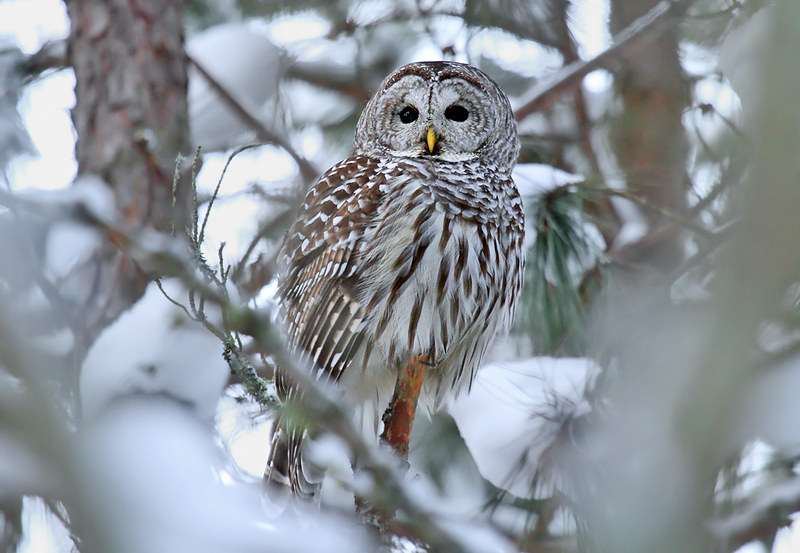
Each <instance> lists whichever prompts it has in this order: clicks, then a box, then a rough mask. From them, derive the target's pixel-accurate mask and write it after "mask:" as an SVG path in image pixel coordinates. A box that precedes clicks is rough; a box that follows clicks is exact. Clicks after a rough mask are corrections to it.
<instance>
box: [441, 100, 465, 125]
mask: <svg viewBox="0 0 800 553" xmlns="http://www.w3.org/2000/svg"><path fill="white" fill-rule="evenodd" d="M444 116H445V117H447V118H448V119H449V120H450V121H455V122H457V123H461V122H462V121H466V120H467V117H469V111H467V108H465V107H464V106H459V105H458V104H453V105H452V106H450V107H448V108H447V109H446V110H444Z"/></svg>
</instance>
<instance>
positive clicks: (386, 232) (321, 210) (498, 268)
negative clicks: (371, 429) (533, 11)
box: [266, 62, 524, 495]
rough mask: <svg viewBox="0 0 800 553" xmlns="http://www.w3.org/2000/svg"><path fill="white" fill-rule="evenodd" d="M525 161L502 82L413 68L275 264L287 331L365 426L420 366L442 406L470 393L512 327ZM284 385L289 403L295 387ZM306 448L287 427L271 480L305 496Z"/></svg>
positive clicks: (309, 488) (388, 89) (380, 94)
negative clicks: (399, 380) (358, 409)
mask: <svg viewBox="0 0 800 553" xmlns="http://www.w3.org/2000/svg"><path fill="white" fill-rule="evenodd" d="M518 152H519V139H518V137H517V126H516V122H515V121H514V117H513V113H512V110H511V106H510V104H509V102H508V99H507V98H506V96H505V94H503V92H502V91H501V90H500V88H499V87H498V86H497V84H496V83H495V82H494V81H492V80H491V79H490V78H489V77H487V76H486V75H485V74H484V73H482V72H481V71H479V70H478V69H476V68H474V67H471V66H469V65H465V64H461V63H453V62H425V63H413V64H410V65H406V66H404V67H401V68H400V69H398V70H397V71H395V72H394V73H392V74H391V75H390V76H389V77H387V78H386V80H385V81H384V82H383V83H382V84H381V86H380V88H379V89H378V90H377V92H376V93H375V95H374V96H373V97H372V98H371V99H370V101H369V102H368V103H367V106H366V108H365V109H364V111H363V113H362V114H361V117H360V118H359V121H358V126H357V128H356V135H355V145H354V149H353V154H352V155H351V156H350V157H349V158H347V159H346V160H344V161H343V162H341V163H339V164H337V165H334V166H333V167H331V168H330V169H329V170H328V171H327V172H326V173H325V174H324V175H323V176H322V177H321V178H320V180H319V181H318V182H317V183H316V185H315V186H314V187H313V188H312V189H311V190H310V191H309V192H308V195H307V196H306V198H305V201H304V202H303V204H302V206H301V208H300V212H299V216H298V218H297V222H296V223H295V224H294V226H293V227H292V228H291V230H290V231H289V232H288V234H287V235H286V237H285V239H284V242H283V245H282V248H281V251H280V253H279V264H280V273H279V287H278V290H279V291H278V298H279V301H280V305H281V315H282V321H283V324H284V329H285V331H286V333H287V336H288V340H289V343H290V344H291V346H292V348H293V349H294V351H295V353H296V354H297V356H298V359H300V360H302V361H304V363H305V364H306V365H307V366H309V367H311V368H312V369H313V370H314V371H315V374H316V376H317V378H323V379H329V380H330V381H333V382H335V383H337V385H338V386H339V388H340V389H341V391H342V394H343V395H344V396H345V397H346V398H347V399H348V400H349V401H350V402H352V403H353V404H360V405H362V406H363V405H365V404H366V405H368V406H370V407H371V408H370V409H366V408H365V409H364V410H363V411H362V412H369V413H372V414H373V415H377V414H378V413H379V412H380V410H381V408H382V407H385V406H386V404H387V403H388V400H389V397H390V396H391V391H392V385H393V384H394V382H395V378H396V375H397V373H398V371H399V370H401V368H402V367H403V366H404V364H405V363H406V361H407V360H408V359H409V357H411V356H414V355H424V356H425V359H426V362H427V364H428V365H429V367H428V370H427V371H426V376H425V380H424V383H423V396H425V397H427V398H430V401H431V403H432V405H434V406H435V405H438V404H439V403H440V402H441V401H442V399H443V398H444V397H445V395H446V394H448V393H451V392H452V393H457V392H458V391H459V390H461V389H463V388H468V387H469V386H470V384H471V382H472V379H473V377H474V376H475V372H476V370H477V368H478V366H479V365H480V363H481V360H482V358H483V357H484V354H485V353H486V350H487V348H488V347H489V345H490V344H491V342H492V340H493V338H494V337H495V335H496V334H498V333H499V332H504V331H505V330H506V329H507V328H508V326H509V325H510V323H511V320H512V318H513V315H514V309H515V305H516V300H517V296H518V295H519V292H520V288H521V286H522V273H523V265H524V251H523V247H522V242H523V234H524V228H523V227H524V220H523V211H522V203H521V201H520V197H519V193H518V191H517V187H516V185H515V184H514V182H513V181H512V179H511V171H512V169H513V167H514V165H515V163H516V159H517V155H518ZM276 382H277V388H278V393H279V395H280V396H281V397H283V398H286V397H288V396H291V394H292V393H293V390H292V386H291V382H290V378H288V377H287V376H286V375H284V374H281V373H280V372H279V374H278V375H277V378H276ZM373 423H374V426H375V431H376V432H377V426H378V424H379V423H378V421H377V417H373ZM302 438H303V431H302V430H299V429H297V428H296V426H295V427H291V426H290V425H287V424H286V423H285V422H284V421H281V420H278V421H276V424H275V429H274V431H273V440H272V442H273V443H272V450H271V453H270V458H269V461H268V466H267V474H266V477H267V480H268V481H273V482H276V481H279V482H283V483H284V484H288V485H289V486H290V487H291V489H292V490H293V491H294V492H295V493H297V494H300V495H309V494H313V493H314V490H315V485H314V484H313V483H312V482H311V480H313V479H312V478H310V477H309V474H308V472H307V471H306V470H304V467H303V462H302V455H301V444H302Z"/></svg>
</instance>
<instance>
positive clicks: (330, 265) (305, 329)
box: [278, 156, 387, 381]
mask: <svg viewBox="0 0 800 553" xmlns="http://www.w3.org/2000/svg"><path fill="white" fill-rule="evenodd" d="M386 177H387V174H386V171H385V166H384V165H383V164H381V163H380V162H379V161H378V160H376V159H374V158H369V157H364V156H353V157H350V158H348V159H347V160H345V161H343V162H341V163H339V164H338V165H334V166H333V167H331V169H329V170H328V172H327V173H325V174H324V175H323V176H322V177H321V178H320V180H319V181H318V182H317V183H316V184H315V185H314V187H313V188H312V189H311V190H310V191H309V193H308V195H307V196H306V198H305V201H304V202H303V205H302V206H301V208H300V213H299V215H298V219H297V222H296V223H295V224H294V226H293V227H292V229H291V230H290V231H289V233H288V235H287V236H286V238H285V240H284V243H283V246H282V248H281V253H280V254H279V260H280V264H281V278H280V279H279V286H278V296H279V300H280V302H281V310H282V316H283V321H284V325H285V328H286V331H287V332H288V335H289V340H290V341H291V343H292V345H293V346H294V348H295V350H296V353H297V354H298V355H300V356H302V357H305V359H306V360H308V361H311V362H313V365H314V366H315V367H316V368H317V370H318V371H319V372H318V373H317V377H318V378H319V377H324V376H328V377H329V378H331V379H333V380H334V381H335V380H338V379H339V377H340V376H341V374H342V372H343V371H344V370H345V369H346V368H347V366H348V365H349V363H350V361H352V359H353V356H354V355H355V354H356V352H357V351H358V348H359V346H360V345H361V342H362V340H363V338H364V325H363V324H362V322H363V320H364V317H365V313H364V309H363V307H362V306H361V305H360V304H359V302H358V301H357V298H356V290H357V285H358V276H359V274H360V271H358V263H359V257H360V255H359V251H358V250H359V242H360V239H361V237H362V236H363V233H364V229H365V228H366V227H367V225H368V224H369V222H370V221H371V219H372V218H373V216H374V214H375V211H376V209H377V204H378V201H379V199H380V194H381V191H380V189H381V186H380V185H381V184H382V183H384V182H385V180H386Z"/></svg>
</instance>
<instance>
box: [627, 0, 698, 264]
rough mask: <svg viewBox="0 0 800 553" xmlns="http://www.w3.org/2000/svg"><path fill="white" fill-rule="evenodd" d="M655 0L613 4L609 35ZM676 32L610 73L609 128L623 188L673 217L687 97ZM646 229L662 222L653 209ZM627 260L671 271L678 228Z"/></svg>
mask: <svg viewBox="0 0 800 553" xmlns="http://www.w3.org/2000/svg"><path fill="white" fill-rule="evenodd" d="M658 3H659V0H612V2H611V32H612V33H613V34H616V33H618V32H619V31H620V30H621V29H624V28H625V27H627V26H628V25H630V24H631V23H632V22H633V21H634V20H636V18H638V17H640V16H642V15H644V14H645V13H646V12H647V11H648V10H650V9H651V8H653V7H654V6H655V5H656V4H658ZM676 34H677V30H676V29H675V28H674V27H673V28H671V29H667V30H665V31H664V32H661V33H659V34H657V35H655V36H653V37H652V40H650V41H649V42H647V43H646V44H643V45H642V47H641V48H639V49H638V50H636V51H635V52H632V53H631V54H630V55H629V56H627V57H626V59H625V63H623V64H621V65H620V66H619V69H618V70H616V71H615V73H614V77H615V83H616V88H617V92H618V93H619V95H620V97H621V98H622V101H623V104H624V112H623V114H622V116H621V117H620V118H619V119H618V120H617V121H616V122H615V124H614V126H613V128H612V135H611V138H612V143H613V147H614V150H615V153H616V156H617V162H618V164H619V166H620V168H621V169H622V171H623V172H624V174H625V179H626V183H627V187H628V190H629V191H631V192H632V193H633V194H635V195H636V196H638V197H640V198H642V199H643V200H644V201H646V202H647V203H648V204H649V205H653V206H658V207H659V208H662V209H665V210H667V211H670V212H673V213H680V212H682V211H684V210H685V208H686V191H685V185H684V183H685V181H686V179H685V162H686V151H687V145H686V139H685V136H684V130H683V125H682V121H681V117H682V115H683V111H684V108H685V106H686V101H687V95H686V91H685V84H684V79H683V72H682V70H681V66H680V59H679V57H678V41H677V36H676ZM643 215H644V216H645V217H646V218H647V222H648V224H649V228H650V231H654V230H658V227H659V226H660V225H661V223H663V222H668V221H667V220H665V219H664V216H663V215H662V214H661V213H658V212H657V211H654V210H647V211H643ZM627 251H628V252H629V253H630V258H629V259H627V260H626V261H629V262H633V263H641V264H646V265H653V266H658V267H661V268H666V269H668V268H672V267H675V266H676V265H677V264H678V263H679V262H680V261H681V260H682V259H683V244H682V237H681V233H680V231H679V230H676V231H674V232H669V233H664V234H663V235H661V236H659V239H658V240H647V241H645V242H643V243H642V247H641V248H629V249H628V250H627Z"/></svg>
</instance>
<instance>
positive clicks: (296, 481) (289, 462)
mask: <svg viewBox="0 0 800 553" xmlns="http://www.w3.org/2000/svg"><path fill="white" fill-rule="evenodd" d="M304 437H305V431H304V430H299V429H297V428H293V429H290V428H287V427H286V425H285V424H283V423H282V422H281V420H280V419H279V420H277V421H275V425H274V427H273V431H272V439H271V440H270V441H271V448H270V453H269V458H268V460H267V468H266V471H265V472H264V488H265V491H266V493H267V497H268V499H269V501H270V503H271V504H272V506H273V508H275V509H277V510H278V511H279V512H281V511H283V509H284V508H285V507H286V504H287V503H288V502H289V501H290V500H291V499H292V497H295V498H297V499H300V500H306V501H311V500H314V499H315V498H318V497H319V488H320V485H321V481H322V474H321V472H320V471H319V470H318V469H317V468H316V467H314V466H313V465H312V464H311V463H304V462H303V438H304Z"/></svg>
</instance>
